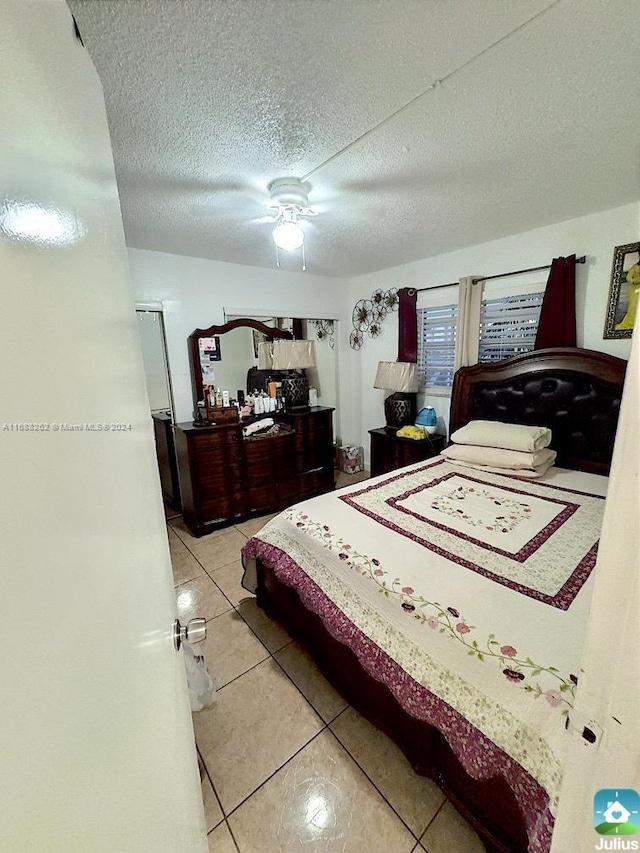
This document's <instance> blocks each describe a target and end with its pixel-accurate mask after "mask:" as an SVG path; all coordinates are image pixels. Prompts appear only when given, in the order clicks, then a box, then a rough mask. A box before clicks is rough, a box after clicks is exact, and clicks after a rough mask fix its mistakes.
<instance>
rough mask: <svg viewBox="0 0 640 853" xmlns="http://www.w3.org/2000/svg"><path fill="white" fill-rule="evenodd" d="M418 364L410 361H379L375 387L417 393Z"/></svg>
mask: <svg viewBox="0 0 640 853" xmlns="http://www.w3.org/2000/svg"><path fill="white" fill-rule="evenodd" d="M418 386H419V381H418V365H417V364H415V363H413V362H409V361H379V362H378V370H377V372H376V378H375V382H374V383H373V387H374V388H385V389H386V390H387V391H403V392H404V393H405V394H415V393H416V391H417V390H418Z"/></svg>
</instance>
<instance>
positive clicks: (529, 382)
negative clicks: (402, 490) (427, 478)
mask: <svg viewBox="0 0 640 853" xmlns="http://www.w3.org/2000/svg"><path fill="white" fill-rule="evenodd" d="M626 367H627V362H626V361H624V360H623V359H621V358H615V356H612V355H606V354H605V353H602V352H596V351H595V350H587V349H578V348H575V349H573V348H571V349H570V348H567V349H541V350H535V351H534V352H530V353H525V354H524V355H517V356H515V357H514V358H510V359H507V360H506V361H500V362H495V363H493V364H475V365H473V367H463V368H461V369H460V370H458V372H457V373H456V375H455V377H454V380H453V390H452V394H451V418H450V429H451V432H454V431H455V430H456V429H458V428H459V427H461V426H464V425H465V424H466V423H468V422H469V421H471V420H487V421H504V422H506V423H514V424H532V425H536V426H547V427H549V428H550V429H551V432H552V435H553V438H552V441H551V447H552V448H553V449H554V450H556V451H557V452H558V459H557V462H556V464H557V465H558V466H560V467H561V468H571V469H573V470H576V471H590V472H592V473H594V474H608V473H609V467H610V465H611V455H612V453H613V441H614V438H615V434H616V428H617V425H618V413H619V411H620V399H621V397H622V386H623V382H624V374H625V370H626Z"/></svg>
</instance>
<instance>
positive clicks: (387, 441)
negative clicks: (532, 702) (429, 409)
mask: <svg viewBox="0 0 640 853" xmlns="http://www.w3.org/2000/svg"><path fill="white" fill-rule="evenodd" d="M369 435H370V436H371V476H372V477H376V476H377V475H378V474H387V473H388V472H389V471H395V469H396V468H404V467H405V465H412V464H413V463H414V462H422V461H423V460H425V459H430V458H431V457H432V456H437V455H438V453H440V451H441V450H444V448H445V446H446V443H447V437H446V436H445V435H441V434H440V433H434V434H433V435H430V436H428V437H427V438H423V439H421V440H420V441H415V440H414V439H412V438H398V436H397V435H396V433H395V432H389V431H387V429H386V428H385V427H380V428H379V429H370V430H369Z"/></svg>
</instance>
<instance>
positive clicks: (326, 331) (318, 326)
mask: <svg viewBox="0 0 640 853" xmlns="http://www.w3.org/2000/svg"><path fill="white" fill-rule="evenodd" d="M309 322H310V323H312V324H313V326H314V328H315V330H316V338H317V339H318V340H319V341H327V343H328V344H329V346H330V347H331V349H335V346H336V339H335V329H334V325H333V320H310V321H309Z"/></svg>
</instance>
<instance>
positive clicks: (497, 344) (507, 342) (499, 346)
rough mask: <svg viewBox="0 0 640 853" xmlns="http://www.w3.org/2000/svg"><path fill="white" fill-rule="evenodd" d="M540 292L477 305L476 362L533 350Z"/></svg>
mask: <svg viewBox="0 0 640 853" xmlns="http://www.w3.org/2000/svg"><path fill="white" fill-rule="evenodd" d="M543 297H544V292H542V293H524V294H521V295H519V296H503V297H500V298H495V299H485V300H483V301H482V306H481V308H480V350H479V353H478V361H501V360H502V359H503V358H510V357H511V356H512V355H518V353H521V352H530V351H531V350H532V349H533V346H534V343H535V339H536V332H537V331H538V320H539V319H540V309H541V307H542V299H543Z"/></svg>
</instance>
